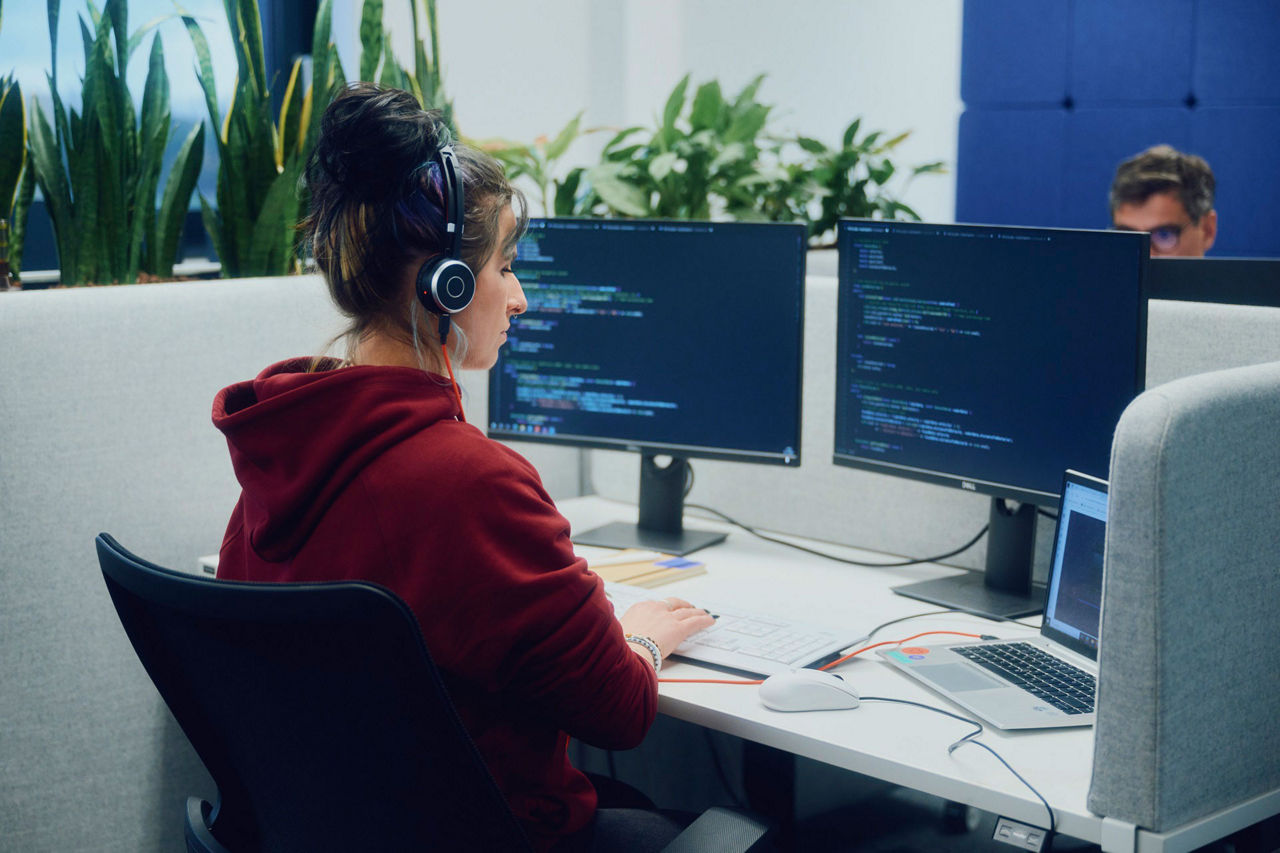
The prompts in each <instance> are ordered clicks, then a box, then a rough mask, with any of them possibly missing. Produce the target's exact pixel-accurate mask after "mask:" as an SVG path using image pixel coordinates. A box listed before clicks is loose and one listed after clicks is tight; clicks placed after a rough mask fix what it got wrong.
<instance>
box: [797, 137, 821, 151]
mask: <svg viewBox="0 0 1280 853" xmlns="http://www.w3.org/2000/svg"><path fill="white" fill-rule="evenodd" d="M796 144H797V145H799V146H800V147H801V148H803V149H804V150H805V151H807V152H809V153H810V154H826V153H827V146H826V145H823V144H822V143H821V142H819V141H818V140H816V139H810V138H809V137H807V136H797V137H796Z"/></svg>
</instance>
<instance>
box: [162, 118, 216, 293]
mask: <svg viewBox="0 0 1280 853" xmlns="http://www.w3.org/2000/svg"><path fill="white" fill-rule="evenodd" d="M203 162H204V122H203V121H200V122H196V125H195V127H193V128H191V132H190V133H189V134H187V138H186V139H185V140H184V141H183V143H182V147H181V148H179V149H178V156H177V157H176V158H174V161H173V165H172V166H170V167H169V179H168V180H167V181H166V182H165V187H164V196H163V198H162V199H161V201H160V213H159V215H158V216H157V218H156V230H155V234H154V237H153V238H152V239H153V241H154V243H155V250H154V251H153V253H152V254H153V262H154V266H153V267H152V268H151V269H150V270H149V271H150V272H152V273H154V274H155V275H158V276H163V277H166V278H167V277H168V276H171V275H172V274H173V263H174V261H175V260H176V259H177V256H178V241H179V239H181V237H182V227H183V224H184V223H185V222H186V219H187V208H188V206H189V205H190V203H191V193H192V191H193V190H194V189H195V186H196V179H197V178H199V177H200V166H201V165H202V164H203Z"/></svg>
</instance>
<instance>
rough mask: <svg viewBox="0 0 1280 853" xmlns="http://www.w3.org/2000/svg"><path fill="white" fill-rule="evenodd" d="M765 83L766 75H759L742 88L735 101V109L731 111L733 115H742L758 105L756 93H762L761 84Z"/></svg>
mask: <svg viewBox="0 0 1280 853" xmlns="http://www.w3.org/2000/svg"><path fill="white" fill-rule="evenodd" d="M763 82H764V75H763V74H759V75H757V76H756V77H755V79H753V80H752V81H751V82H750V83H748V84H747V85H745V86H743V87H742V91H741V92H739V93H738V96H737V97H736V98H734V99H733V107H732V108H731V109H730V111H731V112H733V113H735V114H736V113H741V112H743V111H744V110H747V109H749V108H750V107H751V106H753V105H755V103H756V92H758V91H760V84H761V83H763Z"/></svg>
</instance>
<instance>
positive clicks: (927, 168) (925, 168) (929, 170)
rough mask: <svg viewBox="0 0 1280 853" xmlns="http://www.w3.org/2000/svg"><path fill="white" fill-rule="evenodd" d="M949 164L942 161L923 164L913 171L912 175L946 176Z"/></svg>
mask: <svg viewBox="0 0 1280 853" xmlns="http://www.w3.org/2000/svg"><path fill="white" fill-rule="evenodd" d="M946 171H947V164H946V163H945V162H943V161H942V160H938V161H936V162H933V163H922V164H920V165H919V166H916V167H915V168H913V169H912V170H911V174H912V175H938V174H946Z"/></svg>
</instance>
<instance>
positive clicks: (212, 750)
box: [95, 533, 768, 853]
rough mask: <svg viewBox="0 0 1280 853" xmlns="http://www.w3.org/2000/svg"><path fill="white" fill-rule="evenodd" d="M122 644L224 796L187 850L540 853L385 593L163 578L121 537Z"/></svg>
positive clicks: (400, 607) (408, 621) (109, 546)
mask: <svg viewBox="0 0 1280 853" xmlns="http://www.w3.org/2000/svg"><path fill="white" fill-rule="evenodd" d="M95 544H96V546H97V551H98V562H99V564H100V565H101V567H102V574H103V578H104V579H105V581H106V584H107V589H108V591H109V592H110V594H111V599H112V602H113V603H114V604H115V607H116V611H117V613H118V614H119V615H120V620H121V622H122V623H123V625H124V629H125V632H126V633H127V634H128V636H129V640H130V641H131V642H132V643H133V647H134V649H135V650H136V651H137V653H138V657H139V658H140V659H141V661H142V664H143V666H144V667H145V668H146V670H147V673H148V675H150V676H151V680H152V681H153V682H154V683H155V686H156V688H157V689H158V690H159V691H160V695H161V696H162V697H163V698H164V700H165V702H166V703H167V704H168V706H169V709H170V710H171V711H172V712H173V715H174V717H175V718H176V719H177V721H178V724H179V725H180V726H181V727H182V730H183V731H184V732H185V733H186V735H187V738H188V739H189V740H190V741H191V745H192V746H193V747H194V748H195V751H196V753H197V754H198V755H199V756H200V759H201V760H202V761H203V762H204V764H205V767H206V768H207V769H208V771H209V773H210V775H211V776H212V777H213V780H214V782H215V783H216V785H217V789H218V797H217V802H216V804H215V805H213V806H210V804H209V803H207V802H204V801H202V800H200V799H199V798H196V797H192V798H190V799H188V801H187V808H186V830H185V832H186V839H187V849H188V851H191V853H224V851H234V853H241V851H258V850H263V851H294V850H297V851H323V850H347V851H349V850H379V851H393V850H408V849H414V850H468V851H472V850H479V851H485V850H495V851H499V850H500V851H520V850H530V849H531V847H530V844H529V842H528V840H527V839H526V837H525V835H524V833H523V830H522V829H521V827H520V825H519V823H518V822H517V821H516V819H515V817H514V815H512V813H511V811H510V809H509V808H508V807H507V804H506V801H505V799H504V798H503V796H502V794H501V793H500V792H499V790H498V788H497V785H496V783H495V782H494V780H493V778H492V776H490V774H489V771H488V769H487V767H486V766H485V764H484V762H483V760H482V759H481V757H480V753H479V751H478V750H477V749H476V747H475V744H474V743H473V742H472V741H471V738H470V736H469V735H468V734H467V732H466V730H465V729H464V728H463V726H462V723H461V722H460V720H459V719H458V715H457V712H456V711H455V709H454V707H453V703H452V701H451V700H450V698H449V695H448V693H447V692H446V690H445V686H444V682H443V681H442V679H441V676H440V673H439V671H438V670H437V669H436V666H435V664H434V663H433V662H432V660H431V656H430V654H429V653H428V652H427V649H426V646H425V645H424V643H423V641H422V636H421V634H420V632H419V630H418V625H417V621H416V619H415V617H414V615H413V613H412V611H410V610H409V608H408V607H407V606H406V605H405V603H404V602H403V601H401V600H400V599H399V598H398V597H397V596H395V595H394V594H393V593H391V592H390V591H389V590H387V589H385V588H383V587H381V586H378V585H376V584H372V583H363V582H334V583H297V584H283V583H242V582H234V581H220V580H214V579H212V578H205V577H200V576H196V575H192V574H186V573H182V572H176V571H173V570H170V569H165V568H162V567H160V566H157V565H155V564H153V563H149V562H147V561H145V560H142V559H140V558H138V557H136V556H134V555H133V554H131V553H129V552H128V551H127V550H125V549H124V548H123V547H121V546H120V545H119V543H117V542H116V541H115V540H114V539H113V538H112V537H111V536H110V535H108V534H106V533H103V534H99V536H98V537H97V539H96V542H95ZM767 832H768V827H767V826H766V825H764V824H763V823H760V822H759V821H757V820H755V819H754V818H751V817H748V816H746V815H742V814H740V813H737V812H732V811H729V810H727V809H719V808H712V809H708V810H707V811H706V812H705V813H703V814H702V815H701V816H700V817H699V818H698V819H697V820H696V821H694V823H693V824H691V825H690V826H689V827H688V828H687V829H686V830H685V831H684V832H683V833H682V834H681V835H680V836H679V837H678V838H677V839H676V840H675V841H674V842H672V844H671V845H669V846H668V847H667V851H669V853H694V851H708V853H709V851H726V853H727V852H728V851H743V853H746V852H747V851H752V850H758V849H761V848H760V846H759V845H760V844H761V843H763V842H764V841H765V836H766V835H767Z"/></svg>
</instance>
